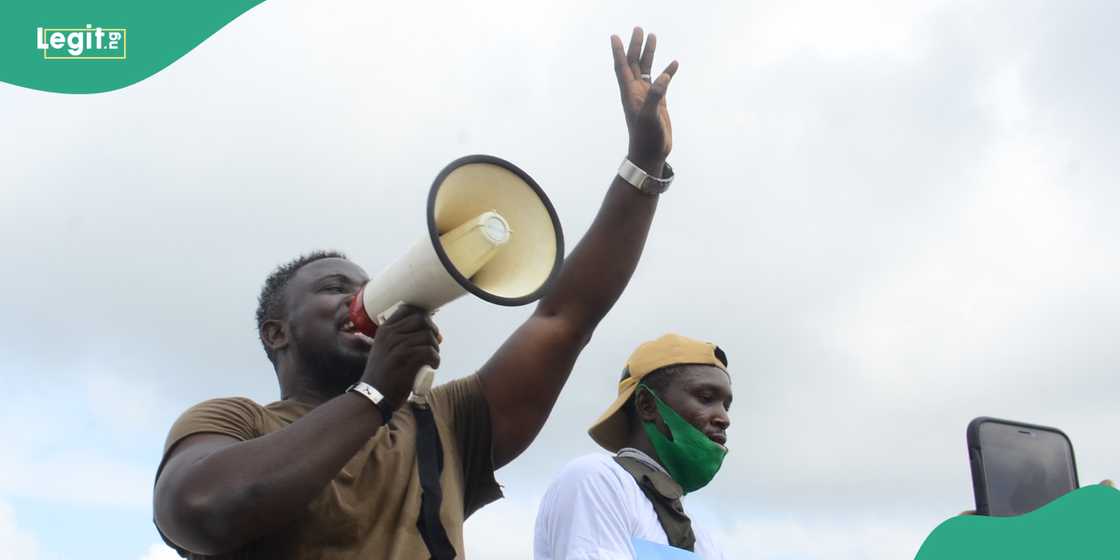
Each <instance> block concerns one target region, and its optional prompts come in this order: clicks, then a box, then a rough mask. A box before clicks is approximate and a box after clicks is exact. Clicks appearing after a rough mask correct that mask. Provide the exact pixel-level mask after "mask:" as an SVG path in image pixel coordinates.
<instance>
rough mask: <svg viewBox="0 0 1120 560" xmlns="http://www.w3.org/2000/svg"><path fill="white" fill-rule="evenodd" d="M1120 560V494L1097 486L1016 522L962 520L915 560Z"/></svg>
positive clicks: (946, 527) (929, 541)
mask: <svg viewBox="0 0 1120 560" xmlns="http://www.w3.org/2000/svg"><path fill="white" fill-rule="evenodd" d="M1059 558H1060V559H1066V558H1068V559H1071V560H1074V559H1076V560H1104V559H1105V558H1108V559H1115V558H1120V490H1115V489H1113V488H1109V487H1107V486H1101V485H1094V486H1086V487H1084V488H1081V489H1078V490H1075V491H1073V492H1070V493H1069V494H1066V495H1065V496H1062V497H1061V498H1059V499H1057V500H1055V501H1053V502H1052V503H1050V504H1047V505H1046V506H1044V507H1042V508H1039V509H1038V510H1035V511H1033V512H1031V513H1028V514H1026V515H1020V516H1016V517H985V516H961V517H955V518H953V519H950V520H948V521H945V522H944V523H942V524H941V525H939V526H938V527H937V528H936V529H934V531H933V533H931V534H930V536H929V537H928V538H926V542H925V543H924V544H922V548H921V549H920V550H918V555H917V557H916V558H915V560H980V559H985V560H999V559H1008V560H1010V559H1015V560H1043V559H1046V560H1054V559H1059Z"/></svg>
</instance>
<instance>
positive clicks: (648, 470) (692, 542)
mask: <svg viewBox="0 0 1120 560" xmlns="http://www.w3.org/2000/svg"><path fill="white" fill-rule="evenodd" d="M614 460H615V462H616V463H618V464H619V466H621V467H622V468H623V469H625V470H626V472H628V473H630V476H633V477H634V480H635V481H637V482H638V487H639V488H641V489H642V493H643V494H645V495H646V498H649V501H650V503H652V504H653V511H654V513H656V514H657V522H658V523H660V524H661V528H662V529H664V530H665V536H666V537H667V538H668V540H669V544H670V545H672V546H674V547H676V548H681V549H684V550H689V551H692V550H693V549H694V548H695V546H696V534H695V533H693V532H692V520H691V519H689V518H688V515H686V514H685V513H684V506H683V505H682V504H681V496H683V495H684V491H683V490H681V487H680V485H679V484H677V483H676V481H674V480H673V479H672V478H671V477H670V476H669V475H667V474H665V473H663V472H661V471H659V470H657V469H655V468H653V467H651V466H649V465H647V464H645V463H643V462H641V461H639V460H637V459H635V458H633V457H618V456H615V458H614Z"/></svg>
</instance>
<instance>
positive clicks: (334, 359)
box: [292, 330, 368, 386]
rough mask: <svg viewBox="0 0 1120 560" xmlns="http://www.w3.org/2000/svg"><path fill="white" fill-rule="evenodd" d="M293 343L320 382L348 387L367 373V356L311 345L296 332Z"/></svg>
mask: <svg viewBox="0 0 1120 560" xmlns="http://www.w3.org/2000/svg"><path fill="white" fill-rule="evenodd" d="M292 341H293V342H294V343H295V345H296V347H297V348H299V349H300V355H301V356H302V358H303V362H304V365H306V366H307V367H308V369H309V370H310V371H312V372H313V373H314V376H315V378H316V379H317V380H319V381H320V382H323V383H326V384H330V385H342V386H348V385H350V384H352V383H354V382H356V381H357V380H359V379H361V377H362V373H364V372H365V369H366V360H367V359H368V358H367V356H368V355H367V354H364V353H358V352H346V351H343V350H340V349H339V348H337V347H329V346H327V345H323V346H317V345H315V344H309V343H307V342H305V341H304V340H302V337H301V336H300V334H299V333H298V332H296V331H294V330H293V331H292Z"/></svg>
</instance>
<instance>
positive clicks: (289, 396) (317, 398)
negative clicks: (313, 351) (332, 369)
mask: <svg viewBox="0 0 1120 560" xmlns="http://www.w3.org/2000/svg"><path fill="white" fill-rule="evenodd" d="M276 376H277V379H278V381H279V382H280V399H281V400H294V401H296V402H301V403H305V404H309V405H311V406H319V405H320V404H323V403H325V402H327V401H329V400H331V399H333V398H335V397H337V396H339V395H341V394H342V393H344V392H346V388H347V387H349V386H350V385H352V384H353V382H348V381H346V380H337V381H336V380H333V379H331V377H330V376H328V375H323V374H322V372H317V371H315V370H314V369H313V368H312V367H311V366H309V365H306V364H299V363H292V362H291V361H281V363H280V365H279V367H277V371H276Z"/></svg>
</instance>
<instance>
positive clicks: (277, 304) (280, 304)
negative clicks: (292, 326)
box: [257, 250, 347, 365]
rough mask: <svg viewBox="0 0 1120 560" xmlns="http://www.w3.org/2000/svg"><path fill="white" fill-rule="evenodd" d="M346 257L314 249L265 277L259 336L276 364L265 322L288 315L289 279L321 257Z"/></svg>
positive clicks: (259, 306) (258, 314)
mask: <svg viewBox="0 0 1120 560" xmlns="http://www.w3.org/2000/svg"><path fill="white" fill-rule="evenodd" d="M346 258H347V257H346V255H345V254H343V253H340V252H338V251H331V250H323V251H312V252H310V253H307V254H306V255H300V256H299V257H297V258H295V259H292V260H290V261H288V262H286V263H284V264H282V265H280V266H278V267H276V269H275V270H273V271H272V274H269V275H268V278H266V279H265V281H264V286H262V287H261V293H260V295H259V296H258V297H257V336H258V337H259V338H260V340H261V346H263V347H264V353H265V354H266V355H267V356H268V360H269V361H270V362H272V364H273V365H276V356H275V354H274V353H273V351H272V349H271V348H269V347H268V345H267V344H265V342H264V323H265V321H275V320H282V319H284V318H285V317H286V316H287V314H288V309H287V306H286V305H285V304H284V290H285V289H287V287H288V281H289V280H291V279H292V277H293V276H295V275H296V272H299V269H301V268H303V266H304V265H306V264H310V263H313V262H315V261H317V260H321V259H346Z"/></svg>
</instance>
